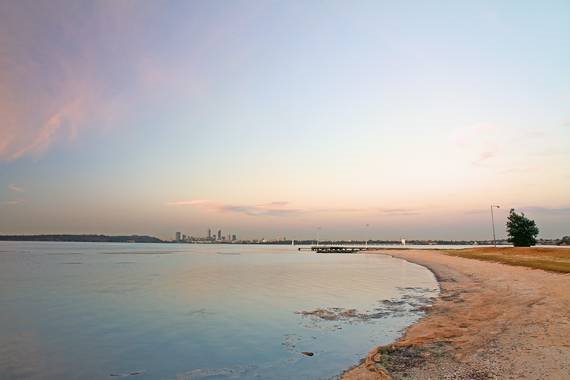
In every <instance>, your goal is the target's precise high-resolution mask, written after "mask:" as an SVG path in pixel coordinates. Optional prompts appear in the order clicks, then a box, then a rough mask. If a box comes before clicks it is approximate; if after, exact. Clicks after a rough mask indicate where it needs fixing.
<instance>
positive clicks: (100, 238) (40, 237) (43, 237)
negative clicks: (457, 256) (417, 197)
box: [0, 234, 560, 249]
mask: <svg viewBox="0 0 570 380" xmlns="http://www.w3.org/2000/svg"><path fill="white" fill-rule="evenodd" d="M195 239H196V240H191V241H174V240H162V239H159V238H157V237H155V236H150V235H105V234H32V235H0V241H43V242H48V241H52V242H76V243H80V242H85V243H162V244H170V243H174V244H252V245H263V244H266V245H296V246H297V245H299V246H301V245H314V244H316V243H317V242H316V241H315V240H282V239H280V240H266V239H253V240H252V239H243V240H233V241H230V240H208V239H206V238H195ZM559 240H560V239H540V240H539V242H538V244H539V245H546V246H558V245H559ZM318 244H322V245H327V244H335V245H364V244H367V245H368V246H369V247H370V246H374V245H379V246H386V245H388V246H390V248H391V249H413V246H422V247H423V246H425V247H433V248H434V249H437V248H438V246H472V247H477V246H479V245H481V246H482V245H491V244H493V242H492V241H487V240H477V241H474V240H408V241H407V243H406V245H402V244H401V242H400V241H396V240H368V241H367V242H366V241H360V240H321V241H319V242H318ZM497 245H498V246H501V247H505V246H510V243H508V242H507V241H506V240H504V239H502V240H497ZM379 248H381V249H384V248H386V247H379Z"/></svg>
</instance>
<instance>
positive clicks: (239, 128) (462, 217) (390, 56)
mask: <svg viewBox="0 0 570 380" xmlns="http://www.w3.org/2000/svg"><path fill="white" fill-rule="evenodd" d="M569 14H570V2H568V1H564V0H560V1H545V2H535V1H503V2H500V3H498V2H496V1H491V0H482V1H453V2H452V1H449V2H446V1H443V2H425V1H401V2H387V1H359V2H345V1H327V2H265V1H255V0H254V1H239V0H238V1H232V2H208V1H201V2H199V1H172V2H169V3H168V4H162V3H158V2H152V1H145V0H140V1H91V2H76V1H65V0H54V1H49V2H37V1H28V0H21V1H15V0H7V1H2V2H0V36H1V37H0V84H1V85H0V116H1V118H2V122H1V123H0V234H39V233H45V234H50V233H53V234H59V233H79V234H82V233H86V234H87V233H102V234H116V235H130V234H145V235H153V236H158V237H160V238H162V239H168V240H172V239H173V237H174V235H173V234H174V233H175V232H176V231H180V232H181V233H184V234H186V235H188V234H193V233H196V234H198V232H199V233H200V234H201V235H205V233H206V231H207V228H208V227H210V228H215V229H214V230H213V231H211V234H215V235H216V236H217V232H218V229H222V231H231V233H236V234H237V235H238V236H239V237H240V238H244V239H254V238H255V239H258V238H262V237H263V238H267V239H270V238H276V237H279V236H290V237H294V238H299V239H313V238H315V237H316V235H317V233H319V235H320V237H321V238H322V239H368V238H370V239H373V238H374V239H387V240H390V239H393V240H399V239H402V238H405V239H449V240H451V239H456V240H463V239H466V240H475V239H488V238H489V237H492V230H491V220H490V215H489V206H490V205H491V204H498V205H501V208H500V209H499V210H496V213H495V223H496V228H497V238H499V239H500V238H504V236H505V229H504V225H505V218H506V215H507V213H508V210H509V209H510V208H515V209H517V210H519V211H524V212H526V213H527V215H528V216H529V217H531V218H532V219H534V220H536V222H537V224H538V226H539V228H540V237H544V238H558V237H561V236H564V235H568V234H570V231H569V228H570V227H569V226H570V75H568V68H569V67H570V53H569V49H568V46H570V23H569V22H568V15H569ZM317 231H318V232H317Z"/></svg>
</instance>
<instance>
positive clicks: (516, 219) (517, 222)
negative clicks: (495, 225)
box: [507, 208, 538, 247]
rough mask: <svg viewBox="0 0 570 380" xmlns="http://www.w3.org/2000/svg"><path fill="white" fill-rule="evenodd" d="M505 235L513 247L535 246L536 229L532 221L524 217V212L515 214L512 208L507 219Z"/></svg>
mask: <svg viewBox="0 0 570 380" xmlns="http://www.w3.org/2000/svg"><path fill="white" fill-rule="evenodd" d="M507 233H508V235H509V239H508V240H509V242H510V243H513V245H514V246H515V247H530V246H533V245H536V236H537V235H538V227H537V226H536V223H535V222H534V220H531V219H529V218H527V217H526V216H525V215H524V212H521V213H520V214H517V213H516V212H515V209H514V208H512V209H511V211H510V212H509V217H508V218H507Z"/></svg>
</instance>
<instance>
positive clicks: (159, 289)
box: [0, 242, 437, 379]
mask: <svg viewBox="0 0 570 380" xmlns="http://www.w3.org/2000/svg"><path fill="white" fill-rule="evenodd" d="M436 294H437V284H436V281H435V279H434V277H433V275H432V274H431V273H430V272H429V271H428V270H427V269H425V268H423V267H420V266H417V265H414V264H411V263H408V262H405V261H402V260H398V259H394V258H391V257H388V256H384V255H360V254H358V255H318V254H313V253H299V252H297V251H296V250H295V248H294V247H278V246H237V245H232V246H229V245H177V244H164V245H162V244H161V245H157V244H110V243H35V242H33V243H32V242H0V342H1V344H0V378H2V379H18V378H34V379H36V378H37V379H106V378H108V379H113V378H120V377H119V376H122V377H125V378H132V379H206V378H207V379H235V378H246V379H250V378H251V379H287V378H306V379H328V378H334V377H335V376H338V375H339V374H340V373H341V372H342V371H343V370H344V369H346V368H348V367H350V366H351V365H353V364H355V363H357V362H358V360H359V359H361V358H362V357H363V356H364V355H365V354H366V353H367V352H368V351H369V350H370V349H371V348H373V347H374V346H375V345H379V344H385V343H388V342H390V341H392V340H394V339H396V338H397V337H398V336H399V335H400V333H401V331H402V329H404V328H405V327H406V326H408V325H409V324H411V323H413V322H414V321H415V320H417V319H418V318H419V317H420V316H421V312H420V311H417V309H418V306H421V305H422V304H425V303H426V302H428V297H433V296H435V295H436ZM320 308H322V309H325V311H324V314H323V313H317V315H315V314H311V313H310V312H312V311H315V310H318V309H320ZM333 308H336V309H333ZM348 309H356V311H352V312H347V313H344V312H345V311H346V310H348ZM303 311H305V312H308V313H305V314H302V313H300V312H303ZM321 317H324V318H329V319H332V320H328V319H323V318H321ZM334 317H339V318H334ZM303 351H308V352H313V353H314V356H306V355H303V354H302V353H301V352H303Z"/></svg>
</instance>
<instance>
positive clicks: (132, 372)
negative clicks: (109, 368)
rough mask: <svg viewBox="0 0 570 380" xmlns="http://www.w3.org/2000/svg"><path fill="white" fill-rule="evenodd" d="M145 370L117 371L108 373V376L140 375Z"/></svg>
mask: <svg viewBox="0 0 570 380" xmlns="http://www.w3.org/2000/svg"><path fill="white" fill-rule="evenodd" d="M145 372H146V371H131V372H127V373H118V372H114V373H111V374H109V376H111V377H129V376H140V375H144V373H145Z"/></svg>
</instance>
